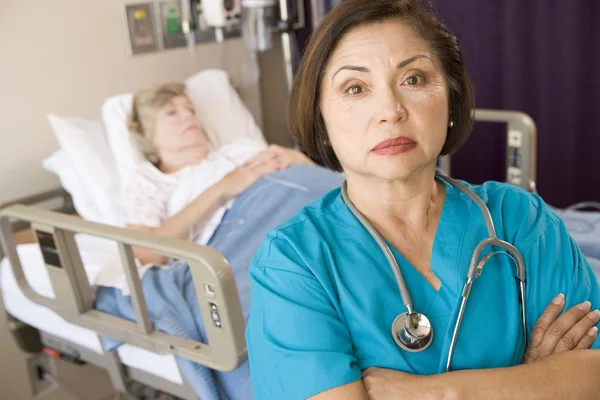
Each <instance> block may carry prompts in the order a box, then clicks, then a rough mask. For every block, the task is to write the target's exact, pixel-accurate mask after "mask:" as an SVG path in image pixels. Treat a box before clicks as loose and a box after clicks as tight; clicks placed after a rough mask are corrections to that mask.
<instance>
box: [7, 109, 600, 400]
mask: <svg viewBox="0 0 600 400" xmlns="http://www.w3.org/2000/svg"><path fill="white" fill-rule="evenodd" d="M475 118H476V120H478V121H493V122H500V123H505V124H507V141H508V146H507V157H506V158H507V182H509V183H512V184H515V185H517V186H521V187H523V188H526V189H528V190H533V188H534V187H535V185H534V182H535V173H536V168H535V158H536V157H535V156H536V155H535V148H536V145H535V143H536V130H535V125H534V123H533V121H532V120H531V118H529V117H528V116H527V115H525V114H522V113H519V112H509V111H496V110H476V111H475ZM51 198H61V199H62V200H63V201H62V204H60V205H58V206H55V207H54V210H52V211H50V210H45V209H43V208H41V207H39V206H38V207H36V206H35V204H37V203H40V202H45V201H48V200H50V199H51ZM72 212H73V208H72V204H71V200H70V198H69V196H68V195H66V194H65V193H64V192H63V191H60V190H59V191H54V192H51V193H47V194H45V195H40V196H36V197H33V198H29V199H25V200H23V201H16V202H13V203H11V204H8V205H5V206H3V207H0V238H1V242H2V249H3V252H4V254H0V255H2V256H5V258H4V260H3V261H2V263H1V265H0V290H1V292H2V296H1V297H0V306H2V307H1V308H3V309H4V310H5V312H3V314H2V315H0V317H1V318H5V319H6V326H7V330H8V331H9V333H10V336H11V337H12V338H13V339H14V340H15V342H16V343H18V344H19V346H20V347H21V348H22V350H23V352H24V353H23V354H24V357H23V360H24V361H23V364H22V370H24V371H27V372H28V373H29V380H30V387H31V397H34V396H36V395H39V394H40V393H43V391H44V390H46V389H47V388H48V387H50V386H51V385H50V383H49V382H47V381H45V380H44V377H48V378H51V377H52V371H50V368H49V363H48V360H49V358H50V357H61V358H63V359H67V360H70V361H72V362H75V363H90V364H93V365H96V366H98V367H100V368H103V369H105V370H106V371H107V372H108V375H109V376H110V380H111V382H112V385H113V386H114V388H115V391H117V392H119V393H126V394H129V395H131V396H136V395H139V391H137V392H136V388H139V387H151V388H154V389H156V390H158V391H160V392H164V393H167V394H170V395H172V396H175V397H177V398H182V399H197V398H198V396H197V394H196V392H195V391H194V390H193V388H192V384H191V383H190V381H189V380H188V379H187V377H186V376H184V375H183V374H182V371H181V369H180V367H179V366H178V363H177V362H176V359H175V357H176V356H177V357H180V358H184V359H188V360H191V361H193V362H195V363H198V364H200V365H204V366H207V367H209V368H212V369H215V370H221V371H231V370H233V369H235V368H236V367H237V366H238V365H240V363H242V362H243V361H244V360H245V358H246V346H245V341H244V327H245V321H244V317H243V315H242V311H241V305H240V301H241V300H244V299H240V297H239V295H238V290H237V286H236V281H235V279H234V277H233V275H232V273H231V268H230V266H229V264H228V261H227V260H226V259H225V258H224V257H223V256H222V255H220V254H219V253H218V252H217V251H215V250H214V249H212V248H210V247H206V246H198V245H195V244H191V243H187V242H183V241H179V240H175V239H168V238H162V237H161V238H157V237H155V236H153V235H151V234H147V233H142V232H136V231H131V230H126V229H122V228H119V227H114V226H108V225H106V224H101V223H96V222H91V221H87V220H84V219H81V218H77V217H76V216H72V215H68V214H69V213H72ZM598 220H600V215H599V216H598ZM596 222H598V221H596ZM594 226H595V227H594V228H593V229H596V230H598V232H597V233H599V234H600V224H598V223H596V224H595V225H594ZM25 227H27V229H28V231H29V232H32V233H33V235H32V239H33V243H29V244H17V241H18V239H19V235H22V232H23V229H24V228H25ZM584 236H585V237H586V238H587V237H588V236H589V235H588V233H585V235H584ZM584 236H582V237H584ZM592 236H593V235H592ZM595 237H596V238H597V237H600V235H598V236H595ZM576 239H577V238H576ZM592 245H593V243H592ZM111 246H112V248H113V250H114V248H116V249H117V251H118V254H119V256H120V261H121V264H122V266H123V271H124V274H125V279H126V282H127V284H128V287H129V289H130V293H131V300H132V303H133V306H134V309H135V315H136V321H137V322H132V321H130V320H126V319H123V318H119V317H117V316H114V315H108V314H105V313H102V312H100V311H98V310H96V309H94V293H95V292H94V288H93V287H92V285H90V282H92V283H93V282H94V281H95V278H96V277H97V274H98V271H99V270H101V269H102V268H101V267H102V264H103V263H105V262H106V261H107V260H103V255H104V254H107V252H104V251H102V250H103V249H107V248H109V247H111ZM132 246H139V247H146V248H149V249H151V250H153V251H154V252H156V253H159V254H163V255H166V256H168V257H170V258H173V259H179V260H186V261H187V262H188V263H189V267H190V270H191V274H192V277H193V280H194V287H195V292H196V295H197V298H198V301H199V303H200V309H201V310H202V320H203V321H202V322H203V324H204V326H205V329H206V334H207V339H208V340H207V342H208V343H201V342H198V341H193V340H190V339H182V338H179V337H175V336H172V335H168V334H166V333H164V332H160V331H157V330H155V329H154V325H153V322H152V321H151V319H150V317H149V313H148V308H147V305H146V299H145V298H144V295H143V293H142V290H141V282H140V278H139V276H138V273H137V266H136V264H135V260H134V257H133V254H132V250H131V247H132ZM592 247H594V246H592ZM597 247H598V248H599V249H600V244H598V246H597ZM594 248H595V247H594ZM598 257H600V255H599V256H598ZM96 265H97V266H98V267H97V268H96V267H95V266H96ZM84 266H85V267H84ZM245 300H246V301H248V300H249V299H245ZM106 337H108V338H112V339H115V340H117V341H119V342H121V343H123V344H122V345H120V346H118V347H109V346H107V344H106V341H105V340H104V338H106ZM140 385H141V386H140Z"/></svg>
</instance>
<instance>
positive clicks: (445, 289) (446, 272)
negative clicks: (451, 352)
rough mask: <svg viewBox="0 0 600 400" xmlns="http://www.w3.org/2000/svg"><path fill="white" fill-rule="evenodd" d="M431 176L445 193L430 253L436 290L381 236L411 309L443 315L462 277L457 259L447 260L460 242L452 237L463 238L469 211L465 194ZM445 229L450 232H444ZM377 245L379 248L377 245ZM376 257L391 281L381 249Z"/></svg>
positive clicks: (430, 315)
mask: <svg viewBox="0 0 600 400" xmlns="http://www.w3.org/2000/svg"><path fill="white" fill-rule="evenodd" d="M435 179H436V180H438V181H441V182H442V183H443V184H444V185H445V188H446V196H445V199H444V203H443V205H442V212H441V214H440V217H439V220H438V225H437V228H436V233H435V236H434V241H433V246H432V249H431V257H430V266H431V270H432V272H433V273H434V274H435V276H437V277H438V279H439V280H440V281H441V283H442V284H441V286H440V289H439V291H436V290H435V289H434V287H433V286H432V285H431V284H430V283H429V282H428V281H427V279H425V277H424V276H423V275H421V273H419V272H418V271H417V269H416V268H415V267H414V266H413V265H412V264H411V263H410V262H408V260H407V259H406V258H405V257H404V256H403V255H402V254H401V253H400V252H399V251H398V250H397V249H396V248H395V247H394V246H393V245H392V244H391V243H389V241H388V240H387V239H385V238H384V240H385V242H386V244H387V245H388V246H389V247H390V250H391V251H392V254H393V256H394V258H395V259H396V262H397V263H398V266H399V267H400V271H401V272H402V275H403V277H404V280H405V282H406V285H407V287H408V290H409V292H410V295H411V298H412V303H413V307H414V309H415V311H419V312H422V313H427V315H428V316H429V317H430V318H439V317H444V316H447V315H449V314H450V313H451V312H452V307H453V306H454V303H455V301H456V298H457V296H458V292H459V287H460V286H461V285H462V283H463V282H462V281H461V278H462V277H460V276H458V274H459V267H460V266H459V264H458V262H457V261H458V260H457V261H455V262H454V263H455V265H451V263H452V262H451V261H450V262H449V261H447V260H456V254H458V253H456V252H457V251H460V248H461V246H462V242H461V243H460V244H458V247H457V244H456V238H457V237H459V238H464V233H465V232H464V231H465V229H466V227H467V220H468V214H469V211H470V202H469V200H468V197H466V195H463V193H462V192H461V191H460V190H459V189H457V188H455V187H454V186H452V185H451V184H450V183H448V182H447V181H446V180H444V179H443V178H440V177H438V176H437V175H436V177H435ZM338 201H339V202H340V203H341V205H342V206H343V207H344V208H345V210H346V211H347V212H348V213H350V209H349V208H348V206H347V205H346V203H345V202H344V200H343V199H342V196H341V193H340V194H339V198H338ZM353 221H355V222H356V224H357V225H358V226H360V228H362V229H363V230H364V233H365V234H366V235H368V236H370V235H369V234H368V233H367V232H366V230H365V229H364V227H362V225H361V223H360V222H359V221H358V220H357V219H356V218H355V217H353ZM441 232H444V233H446V236H443V234H442V233H441ZM448 233H451V234H450V235H448ZM377 249H378V250H379V248H377ZM380 257H381V260H382V261H381V264H382V266H383V267H384V269H385V270H386V272H387V273H388V275H389V277H390V278H391V279H393V280H394V282H395V278H394V274H393V272H392V269H391V267H390V265H389V264H388V262H387V260H386V259H385V257H384V256H383V253H381V256H380Z"/></svg>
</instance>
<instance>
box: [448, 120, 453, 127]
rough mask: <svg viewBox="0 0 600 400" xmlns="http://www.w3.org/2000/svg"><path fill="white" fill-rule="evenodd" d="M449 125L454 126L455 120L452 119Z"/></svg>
mask: <svg viewBox="0 0 600 400" xmlns="http://www.w3.org/2000/svg"><path fill="white" fill-rule="evenodd" d="M448 126H449V127H450V128H452V127H453V126H454V121H452V120H451V121H450V123H449V124H448Z"/></svg>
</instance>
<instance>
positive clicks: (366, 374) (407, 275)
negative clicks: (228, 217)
mask: <svg viewBox="0 0 600 400" xmlns="http://www.w3.org/2000/svg"><path fill="white" fill-rule="evenodd" d="M472 108H473V100H472V91H471V87H470V83H469V78H468V75H467V72H466V70H465V67H464V64H463V61H462V56H461V52H460V49H459V47H458V43H457V41H456V39H455V38H454V36H452V35H451V34H450V33H449V32H448V31H447V30H446V28H445V27H444V26H443V25H442V24H441V22H440V21H439V20H438V19H437V17H436V16H435V14H433V13H432V12H430V11H429V10H427V9H424V8H421V7H419V6H418V5H417V4H415V2H414V1H409V0H375V1H373V0H368V1H367V0H346V1H344V2H343V3H342V5H340V6H339V7H337V8H336V9H335V10H334V11H333V12H331V13H330V14H329V15H328V16H327V17H326V19H325V20H324V21H323V22H322V24H321V25H320V26H319V27H318V28H317V29H316V31H315V33H314V34H313V37H312V39H311V42H310V43H309V46H308V48H307V50H306V52H305V54H304V58H303V62H302V63H301V66H300V68H299V71H298V74H297V77H296V80H295V83H294V88H293V90H292V94H291V100H290V104H289V113H288V117H289V123H290V128H291V131H292V133H293V134H294V136H295V137H296V138H297V139H298V141H299V142H300V143H301V145H302V146H303V147H304V148H305V149H306V151H307V152H308V154H309V155H310V156H311V157H312V158H314V159H317V160H320V161H321V162H323V163H324V164H325V165H326V166H328V167H329V168H331V169H333V170H336V171H343V172H344V173H345V175H346V179H347V185H348V186H347V187H348V196H349V198H350V199H351V201H352V202H353V203H354V204H355V206H356V207H357V209H358V210H359V211H360V212H361V213H362V214H364V215H365V217H366V218H367V219H368V220H369V222H370V223H371V224H372V225H373V226H374V227H375V229H376V230H377V231H378V232H379V234H381V235H382V236H383V238H385V240H386V241H387V243H388V245H389V246H390V248H391V249H392V253H393V255H394V257H395V259H396V260H397V262H398V264H399V266H400V269H401V271H402V274H403V275H404V279H405V281H406V285H407V287H408V290H409V291H410V293H411V296H412V300H413V307H414V308H415V310H417V311H419V312H421V313H423V314H426V315H427V316H428V317H429V319H430V321H431V325H432V327H433V330H434V332H435V333H434V337H433V342H432V344H431V345H430V346H429V347H428V348H427V349H426V350H424V351H422V352H415V353H413V352H407V351H405V350H402V349H400V348H399V347H398V346H397V345H396V343H395V342H394V340H393V338H392V334H391V325H392V322H393V320H394V319H395V318H396V316H397V315H398V314H400V313H402V312H405V311H406V309H405V305H404V304H403V302H402V299H401V297H400V296H399V292H398V286H397V284H396V280H395V279H394V275H393V273H392V270H391V269H390V266H389V264H388V262H387V261H386V259H385V257H384V255H383V253H382V252H381V250H380V248H379V246H378V245H377V244H376V242H375V240H374V239H373V238H372V237H371V235H370V234H369V233H368V232H367V231H366V230H365V228H364V227H363V226H362V225H361V223H360V222H359V221H358V220H357V219H356V218H355V217H354V215H353V214H352V212H351V211H350V210H349V208H348V206H347V205H346V203H345V202H344V200H343V199H342V196H341V194H340V190H335V191H333V192H330V193H329V194H328V195H326V196H325V197H324V198H322V199H320V200H319V201H317V202H315V203H313V204H312V205H310V206H308V207H306V208H304V209H303V210H302V211H301V212H300V213H299V214H298V215H296V216H295V217H294V218H292V219H291V220H290V221H288V222H287V223H285V224H284V225H282V226H280V227H279V228H277V229H275V230H274V231H272V232H271V233H270V234H269V235H268V236H267V238H266V240H265V242H264V244H263V246H262V247H261V249H260V250H259V251H258V253H257V254H256V255H255V257H254V260H253V263H252V266H251V269H250V275H251V278H252V303H251V310H250V318H249V321H248V327H247V333H246V338H247V342H248V351H249V358H250V366H251V371H252V380H253V387H254V391H255V397H256V398H259V399H304V398H309V397H311V398H315V399H349V400H352V399H365V398H370V399H387V398H390V399H402V398H411V399H419V398H438V397H440V398H445V397H444V396H454V397H456V398H476V399H481V398H485V399H494V398H511V399H512V398H592V397H597V396H600V387H598V386H597V383H596V382H597V376H598V374H599V373H600V352H598V351H597V350H589V348H590V347H593V348H598V347H600V341H598V340H597V328H593V326H594V325H595V324H596V323H597V322H598V317H599V316H600V312H598V311H597V310H596V309H597V308H599V307H600V295H599V290H598V284H597V281H596V279H595V277H594V275H593V273H592V270H591V268H590V266H589V264H588V263H587V261H586V260H585V258H584V256H583V255H582V253H581V252H580V250H579V249H578V247H577V245H576V244H575V243H574V242H573V241H572V240H571V238H570V237H569V235H568V233H567V231H566V229H565V226H564V225H563V223H562V222H561V220H560V219H559V218H558V217H556V216H555V215H554V214H553V213H552V211H551V210H550V209H549V208H548V207H547V206H546V205H545V204H544V202H543V201H542V200H541V199H540V198H539V197H538V196H536V195H532V194H530V193H526V192H525V191H523V190H521V189H519V188H516V187H512V186H509V185H506V184H501V183H496V182H488V183H486V184H483V185H481V186H473V185H468V187H469V188H470V189H471V190H473V191H474V192H475V193H476V194H477V195H478V196H479V197H480V198H481V199H482V200H483V202H484V203H485V204H486V205H487V207H488V208H489V210H490V213H491V216H492V219H493V221H494V224H495V226H496V230H497V233H498V236H499V238H500V239H502V240H505V241H507V242H509V243H512V244H513V245H514V246H515V247H516V248H517V249H518V250H519V251H520V252H521V254H522V256H523V258H524V261H525V266H526V270H527V282H526V293H525V299H526V305H527V315H526V316H527V321H528V324H527V336H528V338H529V339H528V340H529V347H528V348H527V349H526V346H525V343H524V342H523V332H522V325H521V315H520V304H519V301H518V300H519V297H518V291H517V286H516V283H515V267H514V264H513V262H512V261H511V259H510V258H509V257H503V256H495V257H492V258H490V260H489V261H488V263H487V264H486V265H485V270H484V272H483V273H482V275H481V277H480V278H478V279H477V281H476V282H475V283H474V285H473V287H472V291H471V297H470V302H469V304H468V306H467V309H466V312H465V315H464V319H463V322H462V325H461V330H460V334H459V336H458V341H457V344H456V349H455V352H454V358H453V361H452V363H451V370H452V371H453V372H450V373H444V372H445V369H446V368H445V367H446V361H447V357H448V348H449V346H450V341H451V337H452V331H453V329H454V326H455V323H456V319H457V313H458V307H459V305H460V300H461V293H462V288H463V285H464V283H465V280H466V275H467V269H468V266H469V261H470V259H471V256H472V254H473V251H474V250H475V247H476V245H477V244H478V243H479V242H480V241H481V240H482V239H485V238H487V237H488V233H487V230H486V225H485V221H484V218H483V215H482V213H481V210H479V208H478V207H477V206H476V205H475V203H474V202H473V201H472V200H471V199H470V198H469V197H467V196H466V195H465V194H464V193H463V192H461V191H460V190H458V189H456V188H455V187H453V186H451V185H449V184H447V183H446V182H445V181H443V180H441V179H439V178H437V177H436V176H435V168H436V161H437V159H438V157H439V156H440V155H445V154H451V153H454V152H455V151H457V150H458V148H459V147H460V146H461V145H462V143H464V141H465V140H466V139H467V137H468V135H469V133H470V130H471V125H472V119H471V118H472V117H471V109H472ZM559 293H560V295H558V296H557V294H559ZM565 305H566V306H575V307H572V308H571V309H570V310H569V311H568V312H566V313H565V314H563V315H562V316H561V317H559V318H558V319H556V321H554V319H555V317H556V316H557V315H558V313H559V312H560V311H561V310H562V309H563V307H564V306H565ZM547 307H548V308H547ZM545 309H546V310H547V312H544V310H545ZM540 316H541V317H540ZM536 321H537V322H538V324H537V325H536ZM553 321H554V322H553ZM565 324H566V327H565ZM534 325H536V329H534ZM559 325H560V327H559ZM559 328H560V329H559ZM561 329H562V330H561ZM557 331H560V335H556V333H557ZM563 333H564V335H563ZM573 348H575V349H578V351H565V350H568V349H573ZM524 355H525V358H524ZM524 361H525V362H524ZM500 367H506V368H500ZM313 396H314V397H313ZM454 397H453V398H454Z"/></svg>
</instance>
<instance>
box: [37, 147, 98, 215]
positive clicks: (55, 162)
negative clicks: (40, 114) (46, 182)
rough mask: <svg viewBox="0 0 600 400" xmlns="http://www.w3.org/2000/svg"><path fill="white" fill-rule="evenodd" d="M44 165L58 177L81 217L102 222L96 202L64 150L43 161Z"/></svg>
mask: <svg viewBox="0 0 600 400" xmlns="http://www.w3.org/2000/svg"><path fill="white" fill-rule="evenodd" d="M42 165H43V167H44V168H45V169H46V170H47V171H50V172H52V173H53V174H55V175H56V176H58V178H59V179H60V184H61V186H62V187H63V188H64V189H65V190H66V191H67V192H68V193H69V194H70V195H71V197H72V198H73V205H74V206H75V210H76V211H77V213H78V214H79V215H81V216H82V217H83V218H84V219H87V220H90V221H98V220H100V214H99V212H98V210H97V209H96V206H95V205H94V200H93V199H92V198H91V197H90V196H89V194H88V192H87V190H86V188H85V185H84V184H83V182H82V181H81V178H80V177H79V175H78V174H77V170H76V169H75V167H74V166H73V164H72V163H71V160H70V159H69V155H68V154H67V153H66V152H65V151H64V150H63V149H59V150H58V151H56V152H54V153H53V154H52V155H51V156H50V157H48V158H46V159H45V160H43V161H42Z"/></svg>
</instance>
